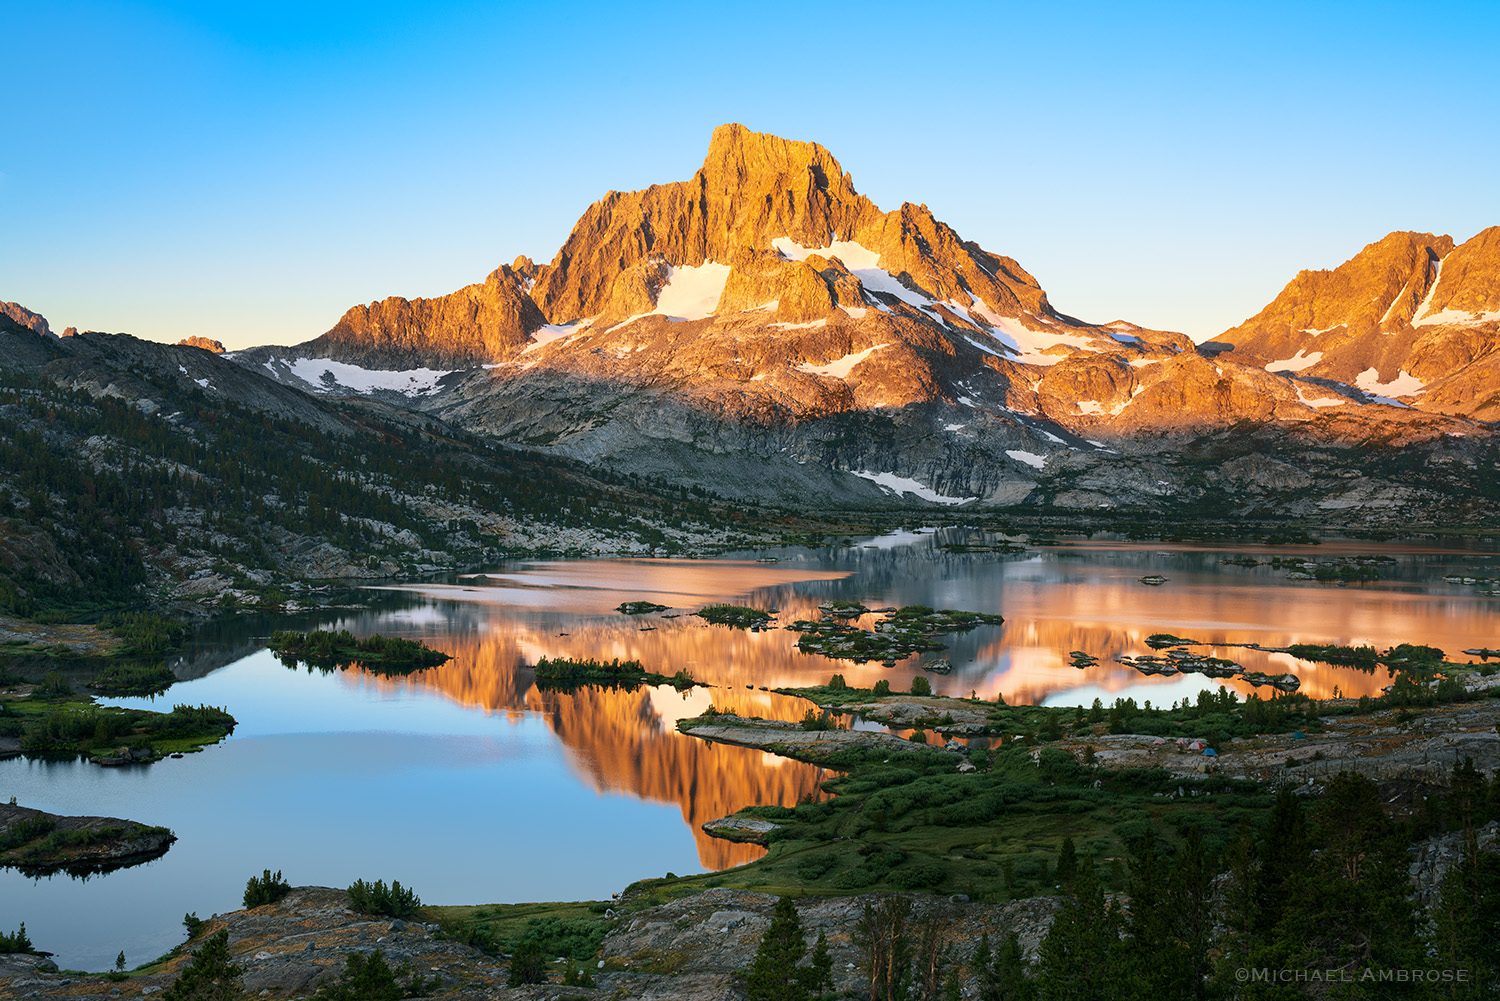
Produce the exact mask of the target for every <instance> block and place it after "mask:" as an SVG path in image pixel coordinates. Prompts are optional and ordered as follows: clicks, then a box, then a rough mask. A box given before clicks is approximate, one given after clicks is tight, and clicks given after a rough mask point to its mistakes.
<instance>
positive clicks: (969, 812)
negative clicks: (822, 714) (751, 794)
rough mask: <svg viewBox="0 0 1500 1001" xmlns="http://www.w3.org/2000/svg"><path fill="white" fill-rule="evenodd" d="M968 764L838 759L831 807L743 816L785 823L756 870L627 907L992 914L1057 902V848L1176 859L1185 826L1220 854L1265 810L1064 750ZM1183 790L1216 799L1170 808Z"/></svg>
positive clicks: (699, 880) (1229, 794)
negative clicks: (959, 898) (920, 902)
mask: <svg viewBox="0 0 1500 1001" xmlns="http://www.w3.org/2000/svg"><path fill="white" fill-rule="evenodd" d="M973 758H974V760H975V761H976V763H977V764H979V765H981V770H980V771H979V772H977V773H974V774H969V775H960V774H958V773H956V772H955V771H954V765H955V763H956V759H955V758H954V757H952V756H948V755H934V754H920V753H914V754H905V755H889V754H886V753H885V752H878V753H877V752H869V751H852V752H850V751H846V752H842V753H841V754H838V755H834V756H832V757H830V758H824V759H821V760H822V763H823V764H825V765H829V766H832V767H836V768H838V769H840V770H841V771H842V772H843V773H844V774H842V775H840V776H838V777H836V778H834V779H831V780H829V781H828V782H827V783H825V786H824V787H825V789H826V790H827V791H829V792H831V793H834V794H835V795H834V798H832V799H830V800H825V801H823V802H820V803H815V804H804V805H801V806H797V807H771V806H761V807H750V808H747V809H745V810H742V811H740V815H743V816H752V817H756V818H759V819H762V820H769V821H772V822H774V823H777V824H780V825H782V829H781V830H780V831H777V832H773V834H772V837H771V839H770V847H769V851H768V852H767V854H766V856H765V857H764V858H762V859H760V860H758V861H756V862H752V863H750V864H749V865H745V866H741V867H739V868H736V869H731V870H727V871H724V872H718V873H707V874H704V875H700V876H689V877H684V878H682V879H650V880H642V881H640V882H638V883H635V884H632V886H631V887H630V888H629V889H628V890H627V891H626V897H627V898H629V899H630V901H631V902H632V903H638V902H643V901H648V900H655V901H658V902H662V901H665V900H669V899H674V898H675V897H677V896H681V895H683V894H686V893H691V892H696V891H698V890H702V889H706V888H708V887H710V886H726V887H732V888H737V889H747V890H756V891H759V892H765V893H797V894H820V895H839V894H849V893H863V892H889V891H913V890H915V891H919V892H921V891H926V892H936V893H944V894H950V893H965V894H968V895H969V896H970V897H971V898H974V899H977V900H983V901H992V902H998V901H1004V900H1008V899H1013V898H1016V897H1026V896H1033V895H1036V894H1047V893H1051V892H1054V891H1053V882H1052V874H1053V873H1054V872H1055V868H1056V861H1057V852H1058V850H1059V847H1060V845H1061V843H1062V840H1063V839H1064V838H1072V839H1073V841H1074V843H1075V844H1077V845H1078V846H1079V847H1080V850H1082V851H1085V852H1086V853H1088V854H1091V855H1092V856H1093V857H1094V859H1095V861H1096V862H1097V863H1099V864H1101V865H1105V866H1107V865H1108V863H1109V862H1110V860H1112V859H1117V858H1124V857H1126V856H1127V855H1128V854H1129V851H1130V848H1131V846H1132V845H1134V844H1135V843H1137V842H1139V841H1141V840H1143V839H1146V840H1151V841H1154V842H1156V843H1158V844H1159V845H1161V846H1162V847H1164V848H1165V849H1167V850H1169V851H1170V850H1172V849H1173V848H1174V847H1175V846H1176V845H1178V844H1180V843H1181V839H1182V834H1183V832H1184V831H1185V830H1186V829H1187V827H1189V826H1197V827H1198V828H1199V829H1200V830H1201V831H1202V832H1203V834H1204V837H1205V840H1206V841H1207V842H1208V843H1209V844H1210V845H1213V846H1215V847H1216V848H1223V847H1225V846H1227V845H1228V844H1229V843H1230V842H1231V841H1232V840H1233V839H1234V838H1235V837H1237V836H1238V832H1239V830H1240V829H1241V827H1242V825H1244V824H1246V823H1255V822H1258V820H1259V818H1260V817H1261V816H1262V814H1263V813H1264V811H1266V810H1267V809H1269V807H1270V805H1271V801H1272V798H1271V796H1270V795H1269V794H1268V793H1266V792H1265V791H1264V790H1262V789H1261V787H1260V786H1259V785H1258V784H1257V783H1254V782H1248V781H1235V780H1229V779H1224V778H1219V777H1208V778H1202V779H1198V780H1196V781H1194V780H1188V779H1181V778H1174V777H1172V776H1170V775H1169V774H1168V773H1166V772H1165V771H1161V770H1127V771H1118V772H1110V771H1106V770H1102V769H1101V770H1096V769H1092V768H1090V767H1088V766H1085V765H1082V764H1080V763H1079V762H1077V761H1075V760H1074V759H1073V757H1072V756H1070V755H1069V754H1068V753H1067V752H1065V751H1063V750H1061V749H1058V748H1044V749H1042V751H1041V757H1040V760H1039V762H1038V761H1033V759H1032V756H1031V753H1030V749H1029V748H1026V747H1024V746H1021V745H1019V744H1017V745H1016V746H1015V748H1014V749H1005V750H1000V751H997V752H995V753H994V754H993V755H991V754H988V753H987V752H983V751H976V752H974V755H973ZM1095 782H1098V783H1099V788H1094V783H1095ZM1179 787H1182V788H1184V790H1185V791H1186V790H1187V789H1196V790H1197V791H1198V792H1199V793H1200V794H1201V793H1204V792H1209V793H1212V795H1210V796H1203V795H1199V796H1198V797H1191V796H1190V797H1188V798H1187V799H1177V798H1176V795H1175V794H1176V791H1177V789H1178V788H1179ZM1158 793H1160V794H1162V795H1157V794H1158ZM1169 794H1170V795H1171V798H1168V795H1169Z"/></svg>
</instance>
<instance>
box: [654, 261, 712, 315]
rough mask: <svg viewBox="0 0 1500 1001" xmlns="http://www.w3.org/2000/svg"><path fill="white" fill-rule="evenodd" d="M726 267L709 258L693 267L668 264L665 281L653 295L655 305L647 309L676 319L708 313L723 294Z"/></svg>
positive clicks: (709, 313)
mask: <svg viewBox="0 0 1500 1001" xmlns="http://www.w3.org/2000/svg"><path fill="white" fill-rule="evenodd" d="M730 270H731V269H730V267H729V265H727V264H715V263H714V262H713V261H705V262H704V263H702V264H700V265H698V266H697V267H677V266H676V265H672V266H671V267H670V268H669V269H668V271H667V283H666V284H665V285H663V286H662V287H661V292H660V293H658V294H657V296H656V308H655V309H653V310H652V311H651V312H652V313H654V314H657V315H660V316H665V317H666V318H667V319H669V320H674V321H678V322H681V321H684V320H702V319H704V318H705V317H708V316H712V315H713V312H714V310H715V309H716V308H717V307H718V305H719V297H720V296H722V295H723V294H724V283H725V282H727V281H728V280H729V272H730Z"/></svg>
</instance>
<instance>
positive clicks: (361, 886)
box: [349, 879, 422, 918]
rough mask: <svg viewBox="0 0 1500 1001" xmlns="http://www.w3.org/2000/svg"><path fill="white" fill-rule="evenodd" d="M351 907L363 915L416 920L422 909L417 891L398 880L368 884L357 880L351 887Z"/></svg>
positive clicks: (379, 880) (378, 880)
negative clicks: (389, 882)
mask: <svg viewBox="0 0 1500 1001" xmlns="http://www.w3.org/2000/svg"><path fill="white" fill-rule="evenodd" d="M349 905H350V906H351V907H353V908H354V909H355V910H356V911H358V912H359V913H361V914H369V915H372V916H374V917H386V918H414V917H416V916H417V914H418V912H419V911H420V909H421V907H422V901H421V900H420V899H419V898H418V897H417V894H416V891H414V890H412V889H411V888H410V887H405V886H402V885H401V883H400V882H399V881H398V880H394V879H393V880H391V885H390V886H386V885H385V880H382V879H377V880H376V881H375V882H373V883H366V882H365V881H364V880H362V879H356V880H355V881H354V883H353V885H351V886H350V887H349Z"/></svg>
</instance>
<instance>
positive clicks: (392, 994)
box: [313, 948, 438, 1001]
mask: <svg viewBox="0 0 1500 1001" xmlns="http://www.w3.org/2000/svg"><path fill="white" fill-rule="evenodd" d="M402 980H405V981H406V984H405V985H404V986H403V985H402V984H401V981H402ZM437 984H438V978H437V977H433V978H432V982H431V983H428V982H427V981H426V980H425V979H424V978H423V977H422V975H421V974H419V973H416V972H414V971H413V970H412V966H411V963H410V962H406V963H402V964H401V966H400V967H399V968H398V969H394V970H393V969H391V967H390V964H388V963H387V962H386V961H385V954H384V953H382V952H381V951H380V950H379V949H378V948H377V949H376V950H375V951H374V952H372V953H370V955H369V956H365V955H364V954H363V953H360V952H351V953H350V954H349V955H348V957H347V958H346V959H345V960H344V972H343V973H341V974H340V975H339V976H338V977H336V978H335V979H333V980H329V981H326V982H325V983H324V984H323V986H322V987H319V988H318V992H317V993H316V994H314V995H313V1001H401V998H404V997H406V998H409V997H417V996H419V995H425V994H427V993H429V992H430V990H431V989H432V988H434V987H436V986H437Z"/></svg>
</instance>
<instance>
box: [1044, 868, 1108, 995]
mask: <svg viewBox="0 0 1500 1001" xmlns="http://www.w3.org/2000/svg"><path fill="white" fill-rule="evenodd" d="M1038 960H1039V962H1038V966H1037V996H1038V997H1039V998H1041V999H1042V1001H1114V999H1116V998H1118V997H1120V996H1121V990H1122V988H1123V986H1124V983H1125V980H1126V976H1125V974H1126V971H1125V969H1124V963H1123V958H1122V955H1121V946H1120V916H1119V913H1118V912H1117V911H1116V910H1115V909H1114V908H1113V907H1112V906H1111V905H1110V904H1109V903H1108V902H1106V901H1105V899H1104V887H1103V886H1101V885H1100V884H1099V880H1098V879H1097V878H1096V877H1095V875H1094V866H1093V862H1092V861H1091V860H1090V861H1086V862H1085V863H1084V865H1083V867H1082V870H1081V871H1080V873H1079V875H1078V879H1077V880H1076V881H1075V883H1074V885H1073V891H1072V892H1071V893H1070V894H1069V895H1068V896H1067V897H1066V898H1065V899H1064V901H1063V906H1062V910H1060V911H1059V912H1058V914H1057V917H1056V918H1055V919H1054V920H1053V922H1052V927H1051V929H1050V930H1049V931H1048V932H1047V937H1046V938H1045V939H1043V940H1042V948H1041V953H1040V955H1039V957H1038Z"/></svg>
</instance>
